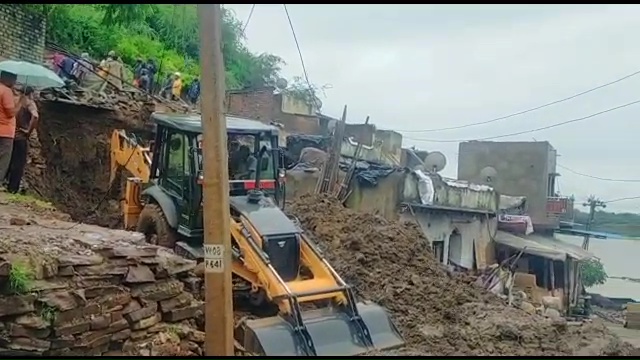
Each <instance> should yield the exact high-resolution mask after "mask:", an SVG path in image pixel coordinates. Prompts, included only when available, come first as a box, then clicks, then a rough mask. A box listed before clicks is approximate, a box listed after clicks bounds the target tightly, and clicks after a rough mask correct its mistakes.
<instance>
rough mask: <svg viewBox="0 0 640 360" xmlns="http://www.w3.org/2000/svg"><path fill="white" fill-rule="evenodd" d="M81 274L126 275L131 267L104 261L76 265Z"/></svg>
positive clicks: (77, 271)
mask: <svg viewBox="0 0 640 360" xmlns="http://www.w3.org/2000/svg"><path fill="white" fill-rule="evenodd" d="M75 269H76V273H77V274H79V275H83V276H84V275H101V276H102V275H126V274H127V272H128V271H129V268H128V267H126V266H121V265H115V264H110V263H104V264H100V265H91V266H76V267H75Z"/></svg>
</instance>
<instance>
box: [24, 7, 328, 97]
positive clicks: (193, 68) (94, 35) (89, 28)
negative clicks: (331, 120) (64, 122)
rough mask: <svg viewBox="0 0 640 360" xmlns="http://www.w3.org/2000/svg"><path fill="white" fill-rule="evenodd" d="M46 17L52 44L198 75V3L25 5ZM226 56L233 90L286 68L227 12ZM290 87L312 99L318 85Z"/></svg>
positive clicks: (269, 80)
mask: <svg viewBox="0 0 640 360" xmlns="http://www.w3.org/2000/svg"><path fill="white" fill-rule="evenodd" d="M22 6H25V7H26V8H28V9H29V10H30V11H35V12H39V13H41V14H43V15H44V16H46V18H47V40H48V41H51V42H53V43H55V44H56V45H59V46H60V47H62V48H64V49H68V50H69V51H71V52H73V53H76V54H79V53H81V52H88V53H89V54H90V55H91V56H92V58H93V59H96V60H100V59H103V58H104V57H105V56H106V54H107V53H108V52H109V51H111V50H114V51H116V53H117V54H118V56H120V57H121V58H122V60H123V62H124V63H125V64H127V65H128V66H132V65H133V64H134V62H135V60H136V59H137V58H142V59H144V60H146V59H154V60H155V62H156V65H157V66H161V73H162V75H164V74H168V73H172V72H176V71H179V72H181V73H183V74H184V78H185V79H186V80H187V81H189V80H191V79H192V78H194V77H197V76H198V75H199V73H200V69H199V55H200V54H199V48H200V38H199V33H198V19H197V11H196V5H162V4H83V5H80V4H77V5H62V4H47V5H31V4H29V5H22ZM222 39H223V44H222V52H223V56H224V61H225V70H226V85H227V88H228V89H241V88H249V87H258V86H265V85H274V84H275V83H276V81H277V80H278V79H279V78H280V77H281V76H280V70H281V68H282V66H283V65H284V64H285V62H284V60H283V59H282V58H280V57H278V56H277V55H274V54H269V53H262V54H256V53H253V52H251V51H250V50H249V49H248V48H247V46H246V44H245V36H244V32H243V24H242V22H241V21H240V20H238V19H237V18H236V17H235V15H234V14H233V12H232V11H231V10H228V9H224V8H223V24H222ZM293 84H294V85H295V86H296V87H292V88H290V89H287V91H289V92H290V93H292V94H293V95H294V96H297V97H298V98H300V99H303V100H307V101H308V102H310V103H312V102H311V101H309V98H310V96H313V97H317V96H316V93H317V87H315V86H313V85H312V86H308V85H306V86H300V82H299V81H298V82H296V81H294V82H293Z"/></svg>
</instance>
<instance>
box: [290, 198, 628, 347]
mask: <svg viewBox="0 0 640 360" xmlns="http://www.w3.org/2000/svg"><path fill="white" fill-rule="evenodd" d="M289 212H290V213H292V214H293V215H295V216H297V217H298V219H299V220H300V221H301V223H302V225H303V227H304V228H305V229H306V230H308V231H309V232H310V234H309V235H310V236H311V238H312V239H314V240H315V241H316V242H317V243H318V245H319V247H320V248H321V249H323V250H324V254H325V256H326V257H327V259H328V260H329V262H330V263H331V264H332V265H333V266H334V267H335V268H336V270H337V271H338V273H340V274H341V275H342V276H343V277H344V278H345V281H347V282H348V283H350V284H352V285H353V286H354V288H355V290H356V292H357V294H358V295H359V296H360V297H361V298H364V299H367V300H371V301H375V302H377V303H378V304H380V305H382V306H384V307H386V308H387V309H389V311H390V313H391V314H392V317H393V319H394V321H395V323H396V325H397V326H398V327H399V329H400V331H401V332H402V334H403V335H404V337H405V340H406V341H407V348H405V349H401V350H398V351H394V352H393V354H394V355H410V354H412V355H415V354H431V355H467V356H469V355H520V356H522V355H568V354H573V353H574V352H576V349H578V348H582V350H583V351H587V352H589V353H592V354H593V355H601V354H610V355H612V354H615V355H622V354H626V353H627V352H628V351H629V350H630V347H629V346H623V345H621V344H620V343H619V342H617V339H616V338H615V337H614V336H612V335H610V334H609V332H608V331H607V330H606V329H605V328H604V327H603V326H600V325H597V324H593V325H589V326H581V327H571V326H567V323H566V322H558V321H557V322H555V323H554V322H552V321H551V320H549V319H545V318H542V317H540V316H534V315H529V314H527V313H525V312H523V311H521V310H519V309H515V308H512V307H507V306H506V305H505V304H504V303H503V302H502V300H500V299H499V298H497V297H496V296H494V295H492V294H490V293H487V292H486V291H485V290H484V289H482V288H480V287H477V286H475V285H473V284H472V283H471V281H470V280H471V279H469V278H466V277H464V276H458V275H452V274H449V273H448V272H447V271H446V269H445V268H444V267H443V266H441V265H440V264H439V263H438V262H437V261H436V259H435V258H434V257H433V255H432V254H431V250H430V247H429V244H428V241H427V240H426V239H425V238H424V236H423V235H422V233H421V231H420V230H419V229H418V228H417V227H416V226H415V225H413V224H403V223H400V222H389V221H387V220H385V219H384V218H382V217H379V216H376V215H371V214H366V213H360V212H355V211H353V210H350V209H346V208H344V207H343V206H342V205H341V204H339V203H338V202H336V201H335V200H333V199H329V198H326V197H322V196H303V197H301V198H299V199H297V200H295V201H294V202H293V203H292V204H291V206H290V207H289ZM596 340H597V341H596ZM596 342H597V343H598V345H597V346H596V345H593V344H595V343H596ZM585 343H586V345H589V344H592V345H593V346H592V347H591V348H589V350H585V349H584V348H585V347H586V345H585ZM389 354H391V353H389Z"/></svg>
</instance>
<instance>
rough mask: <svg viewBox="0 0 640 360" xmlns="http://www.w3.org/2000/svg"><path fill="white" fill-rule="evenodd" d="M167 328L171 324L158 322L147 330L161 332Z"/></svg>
mask: <svg viewBox="0 0 640 360" xmlns="http://www.w3.org/2000/svg"><path fill="white" fill-rule="evenodd" d="M167 328H169V326H168V325H167V324H165V323H158V324H155V325H153V326H152V327H150V328H148V329H147V332H149V333H159V332H162V331H165V330H167Z"/></svg>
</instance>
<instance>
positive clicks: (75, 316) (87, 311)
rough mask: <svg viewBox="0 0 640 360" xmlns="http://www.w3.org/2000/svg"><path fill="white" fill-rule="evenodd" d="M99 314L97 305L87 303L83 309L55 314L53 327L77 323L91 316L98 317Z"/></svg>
mask: <svg viewBox="0 0 640 360" xmlns="http://www.w3.org/2000/svg"><path fill="white" fill-rule="evenodd" d="M100 313H101V310H100V305H99V304H96V303H89V304H87V306H85V307H81V308H77V309H73V310H69V311H63V312H59V313H57V314H56V318H55V320H54V322H53V325H55V326H60V325H64V324H68V323H71V322H79V321H81V320H83V319H85V318H89V317H91V316H92V315H98V314H100Z"/></svg>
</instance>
